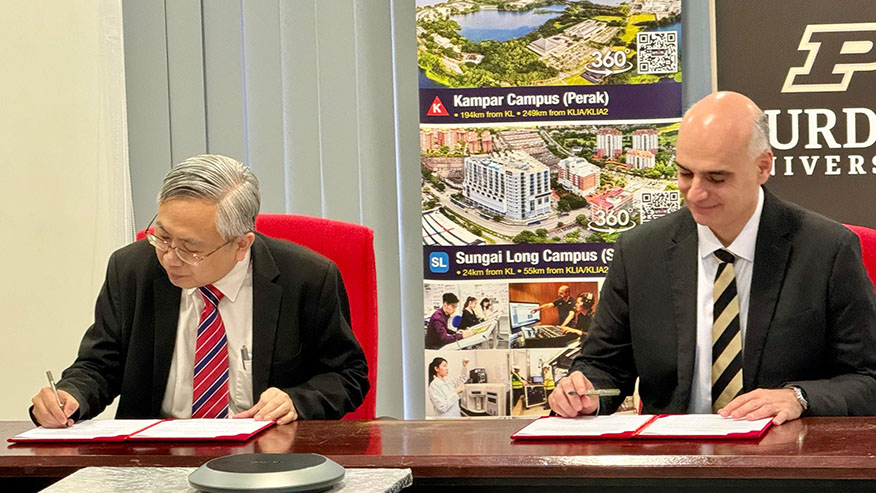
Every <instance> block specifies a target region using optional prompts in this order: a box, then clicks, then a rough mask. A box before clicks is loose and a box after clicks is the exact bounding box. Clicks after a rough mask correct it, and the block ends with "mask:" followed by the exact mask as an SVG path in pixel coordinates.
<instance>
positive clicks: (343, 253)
mask: <svg viewBox="0 0 876 493" xmlns="http://www.w3.org/2000/svg"><path fill="white" fill-rule="evenodd" d="M255 229H256V231H258V232H259V233H262V234H264V235H267V236H270V237H272V238H279V239H283V240H288V241H291V242H293V243H297V244H299V245H303V246H305V247H307V248H310V249H311V250H314V251H316V252H317V253H320V254H322V255H324V256H326V257H328V258H329V259H330V260H332V261H333V262H334V263H335V264H337V266H338V269H339V270H340V271H341V277H342V278H343V279H344V286H345V287H346V288H347V295H348V297H349V299H350V318H351V324H352V326H353V334H355V335H356V338H357V339H358V340H359V344H361V345H362V350H363V351H364V352H365V360H366V361H367V362H368V381H369V383H371V390H369V391H368V395H366V396H365V401H364V402H363V403H362V405H361V406H359V408H358V409H356V410H355V411H353V412H351V413H348V414H347V415H346V416H344V419H374V417H375V413H376V404H377V399H376V396H377V271H376V268H375V265H374V231H372V230H371V228H368V227H366V226H361V225H359V224H353V223H346V222H342V221H335V220H332V219H322V218H319V217H309V216H299V215H295V214H259V216H258V217H257V218H256V228H255Z"/></svg>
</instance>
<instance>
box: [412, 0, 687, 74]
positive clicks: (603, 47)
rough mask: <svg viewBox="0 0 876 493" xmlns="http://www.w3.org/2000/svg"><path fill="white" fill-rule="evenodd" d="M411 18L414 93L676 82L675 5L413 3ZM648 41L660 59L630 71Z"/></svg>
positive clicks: (594, 0) (613, 0)
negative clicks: (416, 73)
mask: <svg viewBox="0 0 876 493" xmlns="http://www.w3.org/2000/svg"><path fill="white" fill-rule="evenodd" d="M416 15H417V61H418V65H419V67H420V87H421V88H430V87H431V88H435V87H450V88H462V87H489V86H546V85H590V84H648V83H653V82H658V81H661V80H675V81H677V82H680V81H681V72H680V68H679V67H680V64H679V63H677V59H678V54H677V46H680V42H679V41H680V40H678V39H677V38H678V37H680V35H681V27H680V25H681V0H624V1H620V0H591V1H586V0H443V1H442V0H417V14H416ZM640 32H648V33H654V36H655V37H654V39H653V40H652V39H651V38H649V40H648V43H649V44H648V45H647V46H646V45H644V44H643V45H642V46H640V43H644V41H642V40H638V41H637V34H639V33H640ZM651 43H660V45H659V46H658V50H656V51H658V52H659V53H660V56H659V58H661V60H658V62H659V63H656V64H655V67H656V68H654V69H650V68H649V69H648V70H643V69H642V68H641V67H642V66H643V65H642V64H640V65H639V67H640V68H639V69H638V70H636V67H637V65H636V58H637V56H639V55H640V53H641V52H643V51H642V50H646V51H648V52H649V53H650V51H649V48H650V47H651ZM664 43H666V44H664ZM667 57H671V58H672V63H665V62H666V61H667ZM644 61H645V56H643V57H642V62H643V63H644ZM650 63H651V61H650V58H649V60H648V66H649V67H650V66H651V65H650Z"/></svg>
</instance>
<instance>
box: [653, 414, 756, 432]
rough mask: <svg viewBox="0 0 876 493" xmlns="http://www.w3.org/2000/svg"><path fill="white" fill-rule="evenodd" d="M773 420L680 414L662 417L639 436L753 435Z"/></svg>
mask: <svg viewBox="0 0 876 493" xmlns="http://www.w3.org/2000/svg"><path fill="white" fill-rule="evenodd" d="M770 421H772V418H764V419H758V420H755V421H747V420H744V419H732V418H724V417H722V416H721V415H719V414H679V415H672V416H662V417H660V419H658V420H656V421H654V422H653V423H651V424H650V425H648V427H647V428H645V429H644V430H642V431H640V432H639V434H638V436H640V437H648V436H698V437H713V436H714V437H721V436H727V435H734V434H740V433H753V432H756V431H760V430H763V429H764V428H765V427H766V426H767V425H768V424H769V422H770Z"/></svg>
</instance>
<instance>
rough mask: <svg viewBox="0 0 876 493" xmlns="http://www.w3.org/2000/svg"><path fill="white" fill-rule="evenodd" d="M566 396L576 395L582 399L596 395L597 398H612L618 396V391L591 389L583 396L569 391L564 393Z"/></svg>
mask: <svg viewBox="0 0 876 493" xmlns="http://www.w3.org/2000/svg"><path fill="white" fill-rule="evenodd" d="M566 393H567V394H568V395H577V396H579V397H583V396H586V395H598V396H599V397H614V396H616V395H620V393H621V392H620V389H593V390H588V391H586V392H584V393H583V394H579V393H578V392H576V391H574V390H570V391H568V392H566Z"/></svg>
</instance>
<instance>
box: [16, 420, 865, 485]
mask: <svg viewBox="0 0 876 493" xmlns="http://www.w3.org/2000/svg"><path fill="white" fill-rule="evenodd" d="M526 423H527V421H525V420H511V419H504V420H458V421H453V420H447V421H358V422H357V421H330V422H320V421H303V422H298V423H293V424H290V425H286V426H278V427H273V428H271V429H268V430H266V431H265V432H263V433H261V434H260V435H258V436H256V437H255V438H253V439H250V440H249V441H247V442H243V443H231V442H201V443H178V444H170V443H165V442H155V443H146V442H139V443H130V442H129V443H99V444H98V443H95V444H67V445H62V444H56V445H30V444H28V445H16V444H10V443H6V438H8V437H10V436H13V435H16V434H17V433H20V432H22V431H24V430H27V429H29V428H31V424H30V423H29V422H24V421H15V422H0V435H2V438H3V442H4V448H3V450H2V452H0V477H2V478H3V479H4V481H5V484H10V485H13V486H18V487H21V488H24V487H31V488H32V487H35V485H45V484H49V483H50V482H51V481H55V480H57V479H59V478H62V477H64V476H66V475H68V474H70V473H72V472H73V471H75V470H77V469H79V468H82V467H87V466H172V467H193V466H198V465H200V464H202V463H204V462H206V461H207V460H209V459H211V458H213V457H218V456H223V455H228V454H238V453H249V452H289V453H294V452H315V453H320V454H323V455H326V456H328V457H330V458H332V459H334V460H335V461H337V462H338V463H340V464H341V465H343V466H345V467H357V468H358V467H390V468H394V467H406V468H411V469H412V470H413V474H414V487H415V489H417V490H420V491H426V490H429V489H431V488H435V487H439V486H447V485H453V486H455V487H457V488H462V489H465V488H469V489H472V490H477V491H507V490H508V489H509V488H513V489H516V490H526V489H532V490H533V491H535V490H539V491H544V488H545V486H548V485H555V486H563V485H585V484H587V485H594V486H598V487H600V488H602V489H613V488H622V489H627V490H628V489H629V488H630V487H642V486H648V487H652V488H653V487H658V488H659V487H666V488H671V489H672V491H675V492H677V491H684V490H691V491H694V490H701V489H702V488H709V489H710V492H711V493H714V491H720V490H721V489H722V488H735V487H744V488H746V489H748V490H751V489H752V488H754V489H755V490H760V489H761V488H763V489H766V488H769V489H771V490H774V491H775V490H782V489H787V490H789V491H790V490H793V491H799V490H801V489H804V490H805V489H807V488H811V489H812V490H822V489H825V488H829V487H837V488H843V489H844V490H846V491H848V490H851V489H869V490H876V481H874V480H876V418H805V419H801V420H797V421H793V422H790V423H787V424H785V425H782V426H778V427H773V428H772V429H770V431H769V432H768V433H767V434H766V435H765V436H764V437H763V438H762V439H761V440H759V441H688V440H664V441H659V440H611V441H553V442H523V443H518V442H512V441H511V440H510V439H509V438H508V437H509V436H510V435H511V433H513V432H514V431H516V430H518V429H519V428H521V427H522V426H523V425H525V424H526ZM3 489H4V490H7V491H9V490H8V489H6V488H3Z"/></svg>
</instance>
